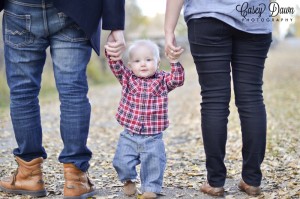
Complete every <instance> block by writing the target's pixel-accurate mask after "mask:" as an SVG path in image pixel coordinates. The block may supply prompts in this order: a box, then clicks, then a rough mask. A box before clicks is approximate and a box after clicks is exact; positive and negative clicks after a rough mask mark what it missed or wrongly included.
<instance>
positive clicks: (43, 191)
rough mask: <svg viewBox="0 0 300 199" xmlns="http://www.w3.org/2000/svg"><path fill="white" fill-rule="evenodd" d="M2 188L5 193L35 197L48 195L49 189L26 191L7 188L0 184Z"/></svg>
mask: <svg viewBox="0 0 300 199" xmlns="http://www.w3.org/2000/svg"><path fill="white" fill-rule="evenodd" d="M0 190H1V191H3V192H5V193H12V194H18V195H29V196H34V197H43V196H46V195H47V191H46V190H45V189H44V190H40V191H26V190H14V189H6V188H4V187H2V186H0Z"/></svg>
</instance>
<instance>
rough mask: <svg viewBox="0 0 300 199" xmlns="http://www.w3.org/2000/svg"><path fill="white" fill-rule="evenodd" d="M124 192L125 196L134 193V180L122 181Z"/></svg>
mask: <svg viewBox="0 0 300 199" xmlns="http://www.w3.org/2000/svg"><path fill="white" fill-rule="evenodd" d="M123 188H124V194H125V195H126V196H132V195H134V194H135V193H136V186H135V182H132V181H130V180H129V181H126V182H125V183H124V186H123Z"/></svg>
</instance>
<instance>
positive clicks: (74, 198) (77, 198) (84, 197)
mask: <svg viewBox="0 0 300 199" xmlns="http://www.w3.org/2000/svg"><path fill="white" fill-rule="evenodd" d="M97 194H98V191H97V190H94V191H92V192H89V193H85V194H82V195H80V196H64V199H87V198H88V197H92V196H94V195H97Z"/></svg>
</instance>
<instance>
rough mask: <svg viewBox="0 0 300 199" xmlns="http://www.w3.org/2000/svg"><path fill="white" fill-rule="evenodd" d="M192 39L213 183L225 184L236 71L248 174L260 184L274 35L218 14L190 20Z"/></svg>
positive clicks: (254, 183)
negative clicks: (244, 28) (248, 28)
mask: <svg viewBox="0 0 300 199" xmlns="http://www.w3.org/2000/svg"><path fill="white" fill-rule="evenodd" d="M188 37H189V42H190V48H191V53H192V55H193V58H194V62H195V64H196V68H197V73H198V77H199V84H200V86H201V96H202V103H201V124H202V125H201V126H202V135H203V142H204V148H205V153H206V168H207V179H208V182H209V184H210V185H211V186H213V187H221V186H224V183H225V178H226V167H225V164H224V157H225V153H226V152H225V148H226V140H227V123H228V116H229V101H230V95H231V76H230V73H231V72H232V73H231V74H232V79H233V87H234V94H235V104H236V106H237V108H238V113H239V117H240V123H241V130H242V139H243V148H242V156H243V168H242V178H243V180H244V181H245V182H246V183H247V184H249V185H252V186H260V183H261V179H262V173H261V170H260V165H261V163H262V161H263V159H264V154H265V148H266V110H265V105H264V99H263V95H262V93H263V91H262V85H263V71H264V64H265V59H266V57H267V53H268V50H269V47H270V44H271V41H272V35H271V33H269V34H250V33H246V32H243V31H240V30H237V29H235V28H233V27H231V26H230V25H228V24H226V23H224V22H222V21H220V20H217V19H214V18H200V19H193V20H190V21H189V22H188ZM231 69H232V71H231Z"/></svg>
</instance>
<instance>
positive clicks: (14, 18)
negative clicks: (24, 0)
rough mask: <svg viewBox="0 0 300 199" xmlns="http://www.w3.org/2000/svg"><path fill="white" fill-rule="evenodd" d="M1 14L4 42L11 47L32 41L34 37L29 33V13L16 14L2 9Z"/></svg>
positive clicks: (24, 44) (21, 45)
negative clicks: (2, 12) (2, 13)
mask: <svg viewBox="0 0 300 199" xmlns="http://www.w3.org/2000/svg"><path fill="white" fill-rule="evenodd" d="M3 16H4V18H3V23H4V29H5V30H4V42H5V44H7V45H10V46H12V47H23V46H26V45H28V44H31V43H33V40H34V37H33V35H32V34H31V33H30V28H31V16H30V15H17V14H14V13H12V12H8V11H4V15H3Z"/></svg>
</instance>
